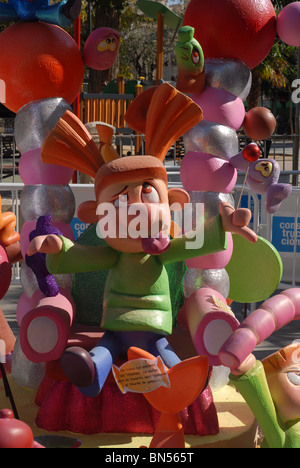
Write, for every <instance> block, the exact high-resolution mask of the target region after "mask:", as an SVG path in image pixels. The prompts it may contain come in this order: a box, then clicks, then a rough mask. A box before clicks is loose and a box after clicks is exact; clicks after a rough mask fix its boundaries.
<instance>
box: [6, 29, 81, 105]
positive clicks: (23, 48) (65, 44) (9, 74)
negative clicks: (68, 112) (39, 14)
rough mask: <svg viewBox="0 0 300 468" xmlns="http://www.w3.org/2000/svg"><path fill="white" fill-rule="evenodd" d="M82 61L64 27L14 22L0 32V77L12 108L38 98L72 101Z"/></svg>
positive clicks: (78, 85) (7, 100) (79, 87)
mask: <svg viewBox="0 0 300 468" xmlns="http://www.w3.org/2000/svg"><path fill="white" fill-rule="evenodd" d="M83 78H84V64H83V60H82V56H81V53H80V51H79V49H78V46H77V44H76V42H75V41H74V40H73V39H72V37H71V36H70V35H69V34H68V33H67V32H66V31H64V30H63V29H61V28H59V27H58V26H54V25H52V24H45V23H41V22H34V23H30V22H24V23H16V24H13V25H12V26H9V27H8V28H6V29H5V30H4V31H3V32H2V33H1V34H0V80H2V83H5V94H6V96H5V102H3V104H4V105H5V106H6V107H7V108H8V109H10V110H12V111H13V112H18V110H19V109H20V108H21V107H23V106H24V105H26V104H28V103H29V102H31V101H35V100H37V99H46V98H49V97H62V98H64V99H65V100H66V101H68V102H69V104H72V103H73V102H74V100H75V98H76V97H77V96H78V94H79V93H80V90H81V86H82V83H83Z"/></svg>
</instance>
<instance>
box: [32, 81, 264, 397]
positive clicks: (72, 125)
mask: <svg viewBox="0 0 300 468" xmlns="http://www.w3.org/2000/svg"><path fill="white" fill-rule="evenodd" d="M162 106H163V110H164V111H163V112H162ZM161 119H162V120H161ZM201 119H202V111H201V109H200V108H199V107H198V106H197V105H196V104H195V103H193V101H191V100H190V99H189V98H188V97H186V96H184V95H183V94H181V93H180V92H178V91H177V90H175V89H174V88H173V87H172V86H170V85H169V84H166V83H165V84H163V85H161V86H160V87H159V88H158V89H157V90H156V91H155V93H154V95H153V97H152V100H151V104H150V108H149V112H148V117H147V123H146V135H147V137H146V141H147V148H146V152H147V153H148V154H150V155H151V156H129V157H125V158H119V157H117V155H116V154H114V155H112V152H111V150H110V151H109V152H108V159H109V162H107V159H106V153H105V151H102V154H100V153H99V150H98V148H97V147H96V145H95V144H94V143H93V142H92V139H91V136H90V135H89V134H88V132H87V130H86V129H85V127H84V126H83V125H82V124H81V122H80V121H79V120H78V119H77V118H76V117H75V116H74V115H72V114H71V113H70V112H67V113H66V114H65V115H64V116H63V118H61V119H60V121H59V123H58V124H57V126H56V128H55V129H54V131H53V132H52V133H51V134H50V135H49V136H48V137H47V138H46V140H45V142H44V145H43V149H42V159H43V161H45V162H49V163H54V164H60V165H66V166H71V167H74V168H77V169H78V170H80V171H82V172H85V173H87V174H88V175H92V176H93V177H95V195H96V200H95V201H91V202H85V203H84V204H83V205H82V206H81V207H80V208H79V216H80V218H81V219H84V220H85V221H89V222H99V229H100V231H101V232H102V235H105V240H106V242H107V244H108V245H107V247H104V248H92V247H83V246H79V245H76V244H74V243H72V242H70V241H69V240H67V239H64V238H63V237H58V236H41V237H37V238H35V239H34V240H33V241H32V242H31V244H30V246H29V248H28V250H27V254H28V255H29V256H32V255H35V254H36V253H37V252H39V253H46V254H47V267H48V269H49V271H50V272H52V273H54V272H55V273H70V272H76V271H79V272H81V271H93V270H99V269H101V268H102V269H103V268H104V269H109V270H110V274H109V276H108V279H107V283H106V287H105V298H104V314H103V318H102V324H101V326H102V327H103V328H104V330H105V334H104V336H103V337H102V338H101V340H100V341H99V343H98V345H97V346H96V348H94V349H93V350H92V351H91V352H90V353H87V352H86V351H85V350H84V349H78V348H75V349H72V348H69V349H67V350H66V352H65V353H63V354H62V357H61V364H62V367H63V369H64V371H65V373H66V375H67V376H68V377H69V379H70V380H71V381H73V382H74V383H75V385H77V386H78V387H79V388H80V391H81V392H83V393H84V394H85V395H88V396H97V395H98V394H99V392H100V391H101V388H102V387H103V385H104V382H105V381H106V378H107V376H108V373H109V372H110V370H111V368H112V364H113V362H114V360H115V359H116V357H117V356H118V355H119V354H120V353H121V352H122V351H123V352H124V351H126V350H127V349H128V348H130V347H131V346H136V347H138V348H142V349H145V350H146V351H149V352H151V354H153V355H154V356H157V355H160V356H161V357H162V359H163V360H164V362H165V364H166V365H167V366H168V367H171V368H172V367H173V366H175V367H176V365H177V364H178V363H179V360H178V358H177V356H176V355H175V353H174V352H173V351H172V350H171V349H170V346H169V344H168V342H167V341H166V339H165V336H166V335H168V334H170V333H172V311H171V309H170V296H169V285H168V279H167V276H166V271H165V267H164V264H167V263H170V262H176V261H179V260H181V259H185V258H187V257H192V256H194V255H199V254H205V253H208V252H213V251H217V250H220V249H223V248H225V247H226V236H225V230H229V231H235V232H237V233H239V234H241V235H243V236H245V237H246V238H247V239H248V240H249V241H250V242H255V241H256V235H255V234H254V233H253V232H252V231H251V230H250V229H249V228H247V227H246V225H247V222H248V220H249V213H248V210H243V209H241V210H237V211H235V210H234V209H233V208H232V207H231V206H230V205H229V204H227V203H224V204H221V217H219V216H217V217H215V218H214V219H213V220H211V221H210V222H209V223H205V224H204V242H203V245H202V246H201V247H200V248H199V247H198V249H197V250H193V249H189V248H188V247H187V242H188V238H187V236H186V235H184V236H182V237H178V238H176V239H173V240H171V241H170V240H169V238H168V236H167V234H168V233H167V232H164V230H165V229H166V225H168V223H169V225H170V206H172V204H173V203H175V202H176V203H178V204H179V206H180V207H183V206H184V204H185V203H187V202H188V200H189V197H188V195H187V194H186V192H185V191H183V190H181V189H171V190H169V191H168V189H167V175H166V169H165V167H164V165H163V163H162V161H163V159H164V156H165V154H166V151H167V150H168V148H169V147H170V145H171V144H172V142H174V140H176V139H177V138H178V137H179V136H180V134H182V133H184V132H185V131H187V129H188V128H189V127H190V126H191V125H194V124H195V123H197V122H199V121H200V120H201ZM158 121H160V122H161V124H160V125H157V123H158ZM103 158H104V159H103ZM161 204H164V205H165V206H166V207H167V217H165V218H164V219H162V218H161V209H160V208H161ZM103 207H105V208H106V209H107V208H109V207H113V208H114V212H116V213H117V214H118V215H119V213H120V212H121V209H122V208H123V210H124V207H125V212H126V213H127V210H129V211H128V213H127V215H128V216H129V217H130V215H131V217H132V214H131V213H132V210H133V209H134V208H138V209H139V210H141V211H143V212H144V213H143V216H145V217H144V218H142V220H143V222H144V223H145V222H146V224H144V226H147V230H146V234H145V231H144V234H141V232H139V233H138V236H136V238H134V237H131V236H130V232H128V228H129V224H130V223H129V224H128V219H127V222H126V223H125V224H122V222H124V221H123V220H122V219H121V218H117V224H116V226H117V231H116V230H113V231H112V234H111V233H110V232H109V231H108V232H106V231H105V225H106V223H107V222H108V223H111V222H112V221H113V219H112V218H107V216H106V215H105V214H104V213H101V211H99V209H100V210H101V208H103ZM177 208H178V205H177ZM97 213H98V214H97ZM150 214H151V220H152V223H151V225H152V226H153V225H155V226H156V228H155V229H156V232H152V233H151V232H149V224H148V220H149V216H150ZM133 218H134V217H133ZM129 219H130V218H129ZM166 220H167V221H168V222H166ZM101 222H102V224H101ZM139 222H141V219H139ZM143 222H142V223H141V224H142V225H143ZM101 226H102V228H101ZM124 228H125V235H124ZM199 229H202V226H201V225H200V227H199ZM121 230H122V231H121ZM45 332H46V331H45ZM62 351H63V350H62ZM201 362H202V360H201ZM201 365H202V364H201ZM200 370H201V366H200Z"/></svg>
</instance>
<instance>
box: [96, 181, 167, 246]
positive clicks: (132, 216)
mask: <svg viewBox="0 0 300 468" xmlns="http://www.w3.org/2000/svg"><path fill="white" fill-rule="evenodd" d="M168 203H169V202H168V191H167V189H166V185H165V183H164V182H163V181H162V180H159V179H150V180H149V179H143V180H136V181H129V180H126V179H125V180H124V182H122V183H116V184H112V185H111V186H109V187H107V188H106V189H104V190H103V191H102V192H101V193H100V196H99V198H98V209H97V213H98V214H100V216H99V221H100V222H99V225H98V226H99V227H100V231H101V233H102V235H104V237H105V239H106V242H107V243H108V244H109V245H110V246H111V247H113V248H114V249H116V250H118V251H126V252H130V253H136V252H142V251H143V250H144V248H143V241H142V239H146V238H154V237H155V236H156V235H158V234H159V233H160V232H163V231H165V234H166V236H167V234H168V229H169V228H170V226H169V223H170V211H169V209H168V207H169V204H168ZM109 206H110V207H111V209H110V211H109V214H108V215H107V212H106V211H105V209H106V208H108V207H109ZM102 208H103V210H102ZM104 231H105V232H104Z"/></svg>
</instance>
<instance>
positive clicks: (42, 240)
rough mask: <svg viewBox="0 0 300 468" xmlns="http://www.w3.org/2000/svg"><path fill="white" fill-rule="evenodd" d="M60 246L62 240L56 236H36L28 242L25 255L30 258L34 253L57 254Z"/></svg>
mask: <svg viewBox="0 0 300 468" xmlns="http://www.w3.org/2000/svg"><path fill="white" fill-rule="evenodd" d="M62 246H63V243H62V240H61V239H60V238H59V237H58V236H56V235H53V234H50V235H47V236H38V237H35V238H34V239H33V240H32V241H31V242H30V244H29V246H28V249H27V255H28V256H29V257H30V256H31V255H34V254H36V253H45V254H57V253H59V252H60V251H61V249H62Z"/></svg>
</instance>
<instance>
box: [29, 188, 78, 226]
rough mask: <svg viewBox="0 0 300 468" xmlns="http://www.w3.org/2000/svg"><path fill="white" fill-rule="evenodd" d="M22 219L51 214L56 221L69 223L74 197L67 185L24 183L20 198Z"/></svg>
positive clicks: (33, 219) (73, 210) (73, 206)
mask: <svg viewBox="0 0 300 468" xmlns="http://www.w3.org/2000/svg"><path fill="white" fill-rule="evenodd" d="M20 206H21V214H22V216H23V219H24V221H36V220H37V219H38V218H39V217H40V216H46V215H51V217H52V221H53V222H56V223H65V224H70V222H71V221H72V219H73V216H74V213H75V206H76V205H75V197H74V194H73V192H72V190H71V188H70V187H69V185H26V186H25V187H24V188H23V190H22V193H21V198H20Z"/></svg>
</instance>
